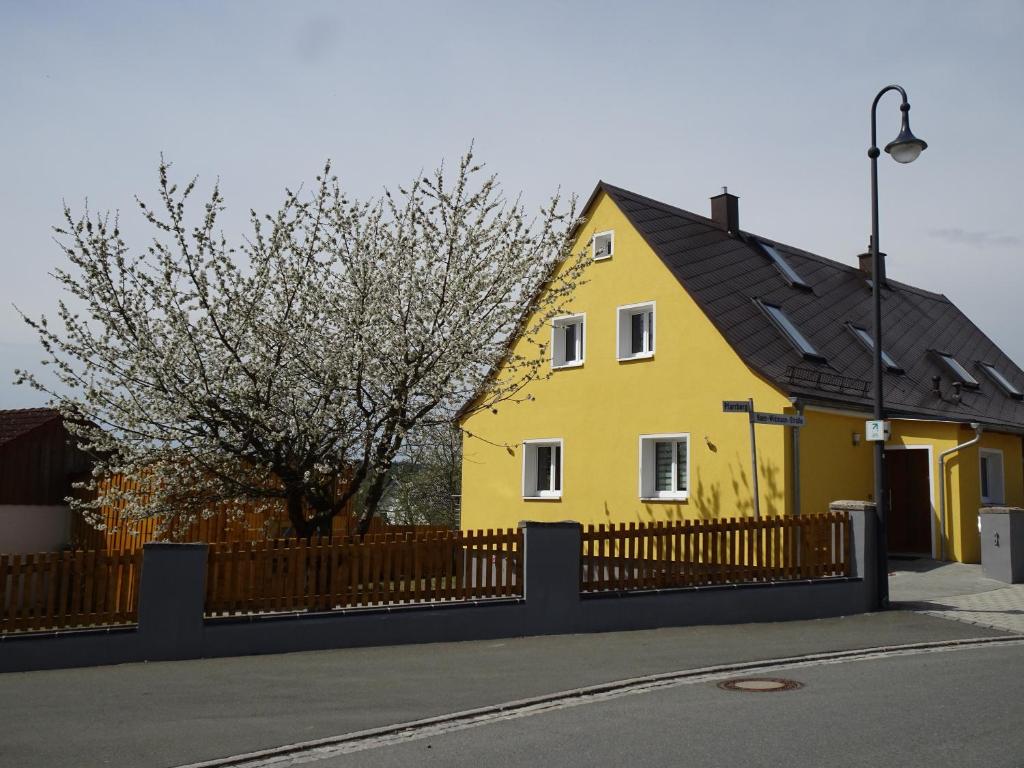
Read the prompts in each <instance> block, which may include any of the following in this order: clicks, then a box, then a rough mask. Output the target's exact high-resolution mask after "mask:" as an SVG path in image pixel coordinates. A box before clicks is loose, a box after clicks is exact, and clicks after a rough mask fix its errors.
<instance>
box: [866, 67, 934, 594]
mask: <svg viewBox="0 0 1024 768" xmlns="http://www.w3.org/2000/svg"><path fill="white" fill-rule="evenodd" d="M889 91H899V94H900V96H901V97H902V98H903V102H902V103H901V104H900V112H902V113H903V119H902V122H901V124H900V133H899V135H898V136H897V137H896V138H895V139H893V140H892V141H890V142H889V143H888V144H886V145H885V151H886V152H888V153H889V154H890V155H891V156H892V159H893V160H895V161H896V162H897V163H912V162H914V161H915V160H916V159H917V157H918V155H920V154H921V153H922V152H923V151H924V150H925V149H926V148H927V147H928V145H927V144H926V143H925V142H923V141H921V139H919V138H917V137H916V136H915V135H914V134H913V133H911V131H910V102H909V101H907V92H906V91H905V90H903V88H902V87H900V86H898V85H887V86H886V87H885V88H883V89H882V90H880V91H879V92H878V95H877V96H875V100H874V101H873V102H871V148H870V149H869V150H868V157H869V158H871V297H872V300H873V302H874V328H873V331H874V338H873V341H874V350H873V351H874V353H875V354H874V357H875V360H874V390H875V414H874V415H875V420H876V421H881V420H883V419H884V418H885V407H884V398H883V393H882V283H883V282H884V281H885V262H884V260H885V254H883V253H881V252H880V251H879V247H878V155H879V154H881V153H880V152H879V151H878V138H877V134H878V131H877V120H876V112H877V108H878V101H879V99H881V98H882V96H884V95H885V94H886V93H888V92H889ZM875 506H876V509H877V510H878V607H879V608H888V607H889V557H888V552H887V547H888V534H887V532H886V529H887V524H888V518H889V496H888V482H887V478H886V476H885V441H884V440H877V441H875Z"/></svg>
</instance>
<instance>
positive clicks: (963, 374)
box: [936, 352, 978, 389]
mask: <svg viewBox="0 0 1024 768" xmlns="http://www.w3.org/2000/svg"><path fill="white" fill-rule="evenodd" d="M936 354H937V355H938V356H939V359H940V360H942V362H943V363H945V364H946V367H947V368H949V371H950V373H952V374H953V375H954V376H955V377H956V379H957V381H959V382H960V383H961V384H963V385H964V386H965V387H970V388H971V389H977V388H978V380H977V379H976V378H974V377H973V376H971V374H970V373H968V372H967V369H966V368H964V367H963V366H962V365H960V361H959V360H957V359H956V358H955V357H953V356H952V355H951V354H949V353H948V352H936Z"/></svg>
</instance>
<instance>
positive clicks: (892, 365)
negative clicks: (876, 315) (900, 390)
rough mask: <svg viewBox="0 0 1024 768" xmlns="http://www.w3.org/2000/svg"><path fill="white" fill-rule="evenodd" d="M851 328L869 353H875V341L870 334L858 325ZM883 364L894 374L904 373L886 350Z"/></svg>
mask: <svg viewBox="0 0 1024 768" xmlns="http://www.w3.org/2000/svg"><path fill="white" fill-rule="evenodd" d="M849 327H850V330H851V331H853V333H854V335H855V336H856V337H857V338H858V339H860V341H861V343H863V344H864V346H865V347H867V348H868V350H869V351H871V352H874V351H875V340H874V339H873V338H871V334H870V333H868V332H867V331H866V330H864V329H863V328H861V327H859V326H856V325H850V326H849ZM882 362H883V363H884V364H885V367H886V368H888V369H889V370H890V371H892V372H893V373H902V372H903V369H902V368H901V367H900V366H899V365H897V364H896V361H895V360H893V359H892V356H891V355H890V354H889V353H888V352H886V351H885V349H882Z"/></svg>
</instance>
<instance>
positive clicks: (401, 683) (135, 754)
mask: <svg viewBox="0 0 1024 768" xmlns="http://www.w3.org/2000/svg"><path fill="white" fill-rule="evenodd" d="M1001 634H1003V633H1001V632H997V631H994V630H991V629H983V628H979V627H974V626H970V625H968V624H963V623H959V622H951V621H943V620H940V619H937V618H932V617H930V616H923V615H919V614H916V613H911V612H905V611H889V612H886V613H876V614H864V615H858V616H851V617H847V618H838V619H819V620H817V621H801V622H789V623H777V624H748V625H729V626H705V627H685V628H677V629H661V630H651V631H642V632H618V633H609V634H594V635H561V636H547V637H529V638H517V639H511V640H501V641H481V642H467V643H445V644H436V645H420V646H399V647H391V648H363V649H351V650H340V651H321V652H315V653H297V654H285V655H280V656H249V657H239V658H225V659H205V660H200V661H186V662H163V663H152V664H125V665H121V666H116V667H94V668H87V669H71V670H54V671H47V672H23V673H12V674H6V675H0V693H2V694H3V695H0V723H3V726H0V763H3V764H4V765H12V766H13V765H17V766H19V768H42V766H81V767H82V768H87V767H88V766H103V765H131V766H138V767H139V768H145V767H146V766H172V765H179V764H182V763H187V762H196V761H199V760H204V759H212V758H215V757H221V756H225V755H231V754H237V753H239V752H246V751H250V750H255V749H263V748H269V747H273V746H279V745H281V744H288V743H293V742H297V741H306V740H310V739H316V738H322V737H327V736H332V735H335V734H339V733H347V732H352V731H357V730H361V729H366V728H373V727H380V726H384V725H390V724H393V723H399V722H407V721H411V720H416V719H419V718H424V717H430V716H433V715H442V714H447V713H450V712H455V711H459V710H465V709H470V708H473V707H480V706H486V705H493V704H500V703H503V702H507V701H511V700H515V699H522V698H527V697H530V696H538V695H542V694H545V693H554V692H558V691H563V690H567V689H571V688H576V687H580V686H586V685H594V684H597V683H602V682H611V681H615V680H623V679H626V678H631V677H636V676H640V675H647V674H655V673H659V672H673V671H677V670H683V669H693V668H697V667H703V666H710V665H714V664H723V663H728V662H732V661H755V660H763V659H773V658H780V657H789V656H797V655H801V654H807V653H815V652H824V651H831V650H845V649H857V648H870V647H877V646H884V645H898V644H904V643H917V642H927V641H936V640H954V639H962V638H967V637H981V636H993V635H1001Z"/></svg>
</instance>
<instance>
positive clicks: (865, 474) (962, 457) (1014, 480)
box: [800, 408, 1024, 563]
mask: <svg viewBox="0 0 1024 768" xmlns="http://www.w3.org/2000/svg"><path fill="white" fill-rule="evenodd" d="M805 417H806V419H807V423H806V426H805V427H804V428H802V429H801V435H800V486H801V493H800V498H801V504H802V505H803V508H804V509H805V510H806V511H815V510H821V509H826V508H827V507H828V503H829V502H830V501H834V500H835V499H839V498H844V499H868V500H870V499H871V498H872V497H873V493H874V464H873V452H872V444H871V443H868V442H864V441H863V440H860V441H859V444H855V438H854V435H858V436H859V437H860V438H863V434H864V420H865V417H864V416H863V415H858V414H843V413H836V412H830V411H822V410H815V409H813V408H811V409H808V410H807V411H806V412H805ZM974 436H975V432H974V430H973V429H971V428H970V427H968V426H967V425H964V424H958V423H953V422H939V421H915V420H894V421H893V422H892V436H891V438H890V439H889V441H888V442H887V443H886V450H923V451H927V453H928V467H929V478H928V481H929V487H930V490H931V507H932V509H931V513H932V521H931V528H932V553H933V554H934V555H935V556H936V557H937V556H939V554H943V555H944V557H945V559H953V560H959V561H961V562H967V563H976V562H978V561H979V559H980V558H981V551H980V540H979V538H978V509H979V508H980V507H981V506H982V503H981V472H980V466H981V464H980V451H981V450H998V451H1001V452H1002V455H1003V479H1004V485H1005V488H1004V492H1005V499H1004V503H1005V504H1008V505H1010V506H1024V470H1022V466H1024V465H1022V462H1024V457H1022V452H1021V438H1020V436H1018V435H1009V434H1005V433H998V432H983V433H982V436H981V441H980V442H979V443H977V444H975V445H973V446H970V447H968V448H964V449H961V450H959V451H955V452H952V453H950V454H948V455H947V456H946V460H945V469H944V474H945V525H944V526H943V523H942V521H941V519H940V517H939V504H940V500H941V498H942V493H941V492H940V485H939V484H940V482H941V480H940V475H939V457H940V456H941V454H942V453H943V452H945V451H948V450H950V449H952V448H954V447H955V446H957V445H960V444H963V443H966V442H968V441H970V440H971V439H972V438H974ZM943 531H945V540H944V542H943V541H942V532H943Z"/></svg>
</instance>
